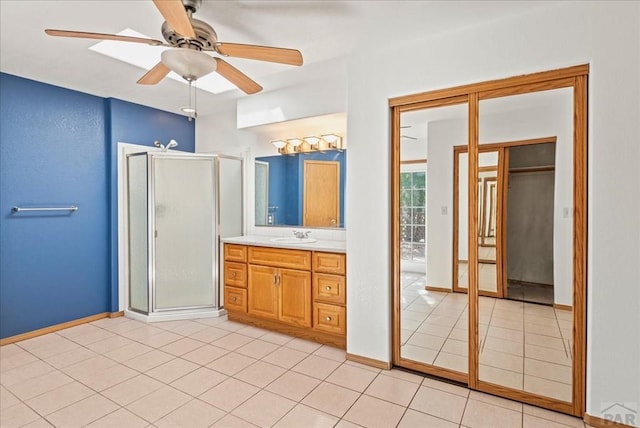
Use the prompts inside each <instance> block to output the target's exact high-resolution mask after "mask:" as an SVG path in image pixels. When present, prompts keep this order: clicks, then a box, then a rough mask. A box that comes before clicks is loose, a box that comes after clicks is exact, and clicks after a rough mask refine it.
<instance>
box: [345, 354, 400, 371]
mask: <svg viewBox="0 0 640 428" xmlns="http://www.w3.org/2000/svg"><path fill="white" fill-rule="evenodd" d="M347 360H349V361H353V362H356V363H360V364H364V365H365V366H371V367H375V368H377V369H383V370H390V369H391V363H390V362H386V361H380V360H375V359H373V358H369V357H363V356H361V355H355V354H349V353H347Z"/></svg>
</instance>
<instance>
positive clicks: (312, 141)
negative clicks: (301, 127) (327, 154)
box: [303, 137, 320, 146]
mask: <svg viewBox="0 0 640 428" xmlns="http://www.w3.org/2000/svg"><path fill="white" fill-rule="evenodd" d="M303 140H304V141H306V142H307V143H309V144H310V145H312V146H315V145H316V144H318V143H319V142H320V138H319V137H304V138H303Z"/></svg>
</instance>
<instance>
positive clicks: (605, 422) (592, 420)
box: [583, 413, 633, 428]
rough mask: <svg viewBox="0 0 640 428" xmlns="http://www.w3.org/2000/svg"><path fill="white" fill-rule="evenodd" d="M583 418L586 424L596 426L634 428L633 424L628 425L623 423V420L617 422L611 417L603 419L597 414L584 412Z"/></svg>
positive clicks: (601, 427) (595, 427)
mask: <svg viewBox="0 0 640 428" xmlns="http://www.w3.org/2000/svg"><path fill="white" fill-rule="evenodd" d="M583 420H584V422H585V423H586V424H588V425H591V426H592V427H594V428H611V427H620V428H633V426H632V425H626V424H623V423H622V422H616V421H612V420H609V419H602V418H599V417H597V416H591V415H589V414H587V413H585V414H584V418H583Z"/></svg>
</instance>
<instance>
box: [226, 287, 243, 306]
mask: <svg viewBox="0 0 640 428" xmlns="http://www.w3.org/2000/svg"><path fill="white" fill-rule="evenodd" d="M224 307H225V308H226V309H227V310H228V311H237V312H247V290H245V289H244V288H236V287H224Z"/></svg>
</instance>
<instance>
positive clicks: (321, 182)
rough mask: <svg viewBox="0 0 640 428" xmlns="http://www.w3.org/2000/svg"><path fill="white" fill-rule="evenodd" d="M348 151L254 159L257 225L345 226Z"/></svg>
mask: <svg viewBox="0 0 640 428" xmlns="http://www.w3.org/2000/svg"><path fill="white" fill-rule="evenodd" d="M346 157H347V151H346V150H342V151H334V150H332V151H326V152H314V153H304V154H295V155H275V156H267V157H259V158H256V160H255V224H256V226H288V227H291V226H294V227H295V226H303V227H322V228H344V227H345V218H344V188H345V171H346Z"/></svg>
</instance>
